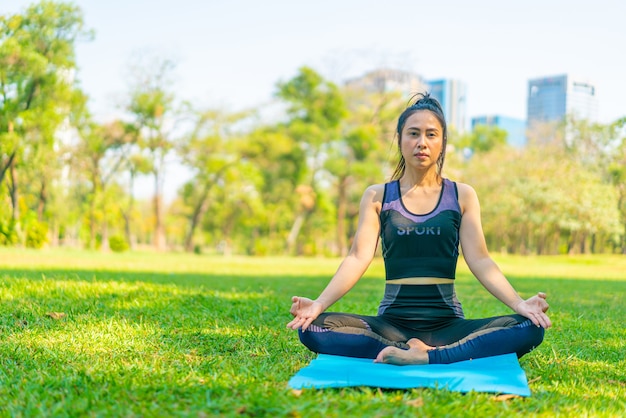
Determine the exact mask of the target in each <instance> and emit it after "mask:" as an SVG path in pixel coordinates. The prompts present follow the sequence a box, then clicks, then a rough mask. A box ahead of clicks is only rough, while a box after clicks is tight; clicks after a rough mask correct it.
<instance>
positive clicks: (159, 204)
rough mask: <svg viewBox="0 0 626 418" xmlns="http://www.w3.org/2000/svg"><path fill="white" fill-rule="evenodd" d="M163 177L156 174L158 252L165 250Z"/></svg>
mask: <svg viewBox="0 0 626 418" xmlns="http://www.w3.org/2000/svg"><path fill="white" fill-rule="evenodd" d="M161 182H162V181H161V175H160V172H159V171H155V172H154V217H155V225H154V247H155V248H156V249H157V250H158V251H163V250H165V245H166V243H165V227H164V225H163V199H162V195H161V189H162V187H161Z"/></svg>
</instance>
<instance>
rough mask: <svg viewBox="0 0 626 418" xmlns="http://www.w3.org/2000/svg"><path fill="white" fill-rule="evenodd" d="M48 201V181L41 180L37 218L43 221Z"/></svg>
mask: <svg viewBox="0 0 626 418" xmlns="http://www.w3.org/2000/svg"><path fill="white" fill-rule="evenodd" d="M47 202H48V189H47V188H46V181H45V180H44V179H42V180H41V189H39V202H38V203H37V220H39V222H43V216H44V212H45V211H46V203H47Z"/></svg>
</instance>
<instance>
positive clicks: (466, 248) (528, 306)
mask: <svg viewBox="0 0 626 418" xmlns="http://www.w3.org/2000/svg"><path fill="white" fill-rule="evenodd" d="M457 187H458V192H459V204H460V205H461V213H462V214H463V216H462V217H461V229H460V239H461V248H462V250H463V257H464V258H465V262H466V263H467V265H468V267H469V268H470V270H471V272H472V273H473V274H474V276H476V278H477V279H478V281H480V283H481V284H482V285H483V286H484V287H485V288H486V289H487V290H488V291H489V292H490V293H491V294H492V295H494V296H495V297H496V298H498V299H499V300H500V301H501V302H502V303H504V304H505V305H507V306H508V307H509V308H511V309H512V310H513V311H515V312H516V313H518V314H520V315H523V316H525V317H526V318H528V319H530V320H531V321H532V322H533V323H534V324H535V325H538V326H541V327H543V328H549V327H550V326H551V325H552V324H551V322H550V319H549V318H548V316H547V315H546V314H545V312H546V311H547V310H548V303H547V302H546V295H545V293H542V292H539V293H538V294H537V295H535V296H533V297H531V298H529V299H527V300H524V299H522V298H521V297H520V296H519V295H518V294H517V292H516V291H515V289H514V288H513V286H511V284H510V283H509V281H508V280H507V279H506V277H504V274H502V271H501V270H500V268H499V267H498V265H497V264H496V263H495V262H494V261H493V260H492V259H491V256H490V255H489V251H488V250H487V244H486V242H485V235H484V233H483V228H482V224H481V220H480V204H479V202H478V196H477V195H476V191H474V189H473V188H472V187H471V186H469V185H467V184H463V183H458V184H457Z"/></svg>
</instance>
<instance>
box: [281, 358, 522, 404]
mask: <svg viewBox="0 0 626 418" xmlns="http://www.w3.org/2000/svg"><path fill="white" fill-rule="evenodd" d="M289 386H291V387H292V388H293V389H303V388H318V389H321V388H337V387H347V386H371V387H380V388H386V389H410V388H439V389H444V388H445V389H448V390H451V391H455V392H471V391H475V392H494V393H506V394H513V395H519V396H530V389H529V388H528V380H527V379H526V373H524V370H523V369H522V368H521V367H520V365H519V362H518V361H517V356H516V355H515V354H505V355H501V356H494V357H485V358H480V359H475V360H468V361H461V362H458V363H453V364H427V365H422V366H394V365H390V364H381V363H374V361H373V360H370V359H360V358H352V357H343V356H331V355H327V354H320V355H319V356H318V357H317V358H316V359H314V360H312V361H311V363H310V364H309V365H308V366H306V367H304V368H302V369H300V370H299V371H298V372H297V373H296V375H295V376H293V377H292V378H291V379H290V380H289Z"/></svg>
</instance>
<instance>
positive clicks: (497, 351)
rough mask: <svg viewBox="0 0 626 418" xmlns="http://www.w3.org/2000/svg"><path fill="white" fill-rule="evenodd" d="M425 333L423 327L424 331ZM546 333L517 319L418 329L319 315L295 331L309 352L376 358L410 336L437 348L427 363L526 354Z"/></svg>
mask: <svg viewBox="0 0 626 418" xmlns="http://www.w3.org/2000/svg"><path fill="white" fill-rule="evenodd" d="M422 329H424V328H422ZM543 335H544V329H543V328H541V327H538V326H536V325H534V324H533V323H532V322H531V321H530V320H529V319H527V318H525V317H523V316H521V315H506V316H496V317H492V318H484V319H462V318H453V319H450V320H449V321H446V323H445V324H443V325H441V326H437V327H435V328H434V329H428V330H416V329H414V327H408V326H406V325H404V324H403V323H402V322H401V321H396V320H393V319H391V318H387V317H385V316H384V315H382V316H363V315H354V314H345V313H331V312H329V313H323V314H321V315H320V316H319V317H318V318H317V319H316V320H315V321H313V323H312V324H311V325H310V326H309V328H307V330H306V331H304V332H302V330H300V331H299V336H300V341H302V343H303V344H304V345H305V346H306V347H307V348H309V349H310V350H311V351H314V352H316V353H321V354H333V355H339V356H348V357H361V358H372V359H373V358H376V356H377V355H378V353H379V352H380V351H381V350H382V349H383V348H385V347H389V346H393V347H398V348H402V349H405V350H406V349H408V348H409V346H408V345H407V344H406V342H407V341H408V340H410V339H411V338H418V339H419V340H421V341H422V342H424V343H425V344H428V345H431V346H434V347H436V348H435V349H434V350H431V351H429V352H428V359H429V363H430V364H446V363H454V362H457V361H464V360H469V359H473V358H481V357H489V356H496V355H501V354H508V353H516V354H517V356H518V357H521V356H523V355H524V354H526V353H528V352H530V351H531V350H533V349H534V348H535V347H537V346H538V345H539V344H541V342H542V341H543Z"/></svg>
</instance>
